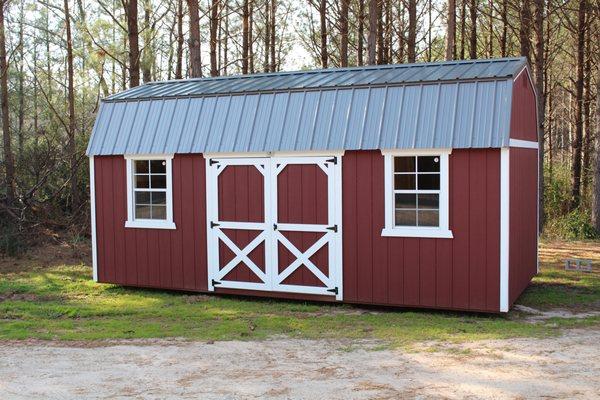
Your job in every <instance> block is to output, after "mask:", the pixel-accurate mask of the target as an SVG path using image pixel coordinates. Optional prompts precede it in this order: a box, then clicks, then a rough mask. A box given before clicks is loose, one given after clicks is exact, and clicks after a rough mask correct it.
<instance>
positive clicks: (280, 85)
mask: <svg viewBox="0 0 600 400" xmlns="http://www.w3.org/2000/svg"><path fill="white" fill-rule="evenodd" d="M499 64H500V67H493V66H494V65H496V66H497V65H499ZM526 65H527V61H526V59H525V58H524V57H504V58H489V59H473V60H452V61H439V62H430V63H427V62H420V63H411V64H385V65H368V66H358V67H346V68H327V69H314V70H306V71H282V72H263V73H258V74H246V75H231V76H220V77H203V78H191V79H176V80H167V81H155V82H148V83H146V84H144V85H141V86H136V87H133V88H130V89H127V90H124V91H122V92H119V93H115V94H112V95H110V96H108V97H106V98H105V99H103V100H106V101H119V100H128V99H129V100H133V99H145V98H155V97H161V98H168V97H177V96H199V95H202V96H208V95H212V94H214V95H219V94H221V95H223V94H232V93H240V92H264V91H289V90H299V89H307V90H308V89H321V90H323V89H325V88H331V87H346V86H349V87H351V86H356V87H357V86H365V85H367V86H376V85H395V84H409V83H415V82H423V83H426V82H442V81H451V82H456V81H460V80H473V79H475V80H477V79H479V80H482V79H506V78H509V77H514V76H515V74H516V73H517V72H519V71H520V70H522V68H523V67H524V66H526ZM407 71H412V73H409V74H408V75H407V74H406V72H407ZM455 71H456V73H455ZM467 71H472V72H467ZM483 71H486V72H485V73H482V72H483ZM365 73H366V74H367V75H372V79H370V80H368V82H367V80H365V79H363V78H360V77H361V76H362V77H364V76H365ZM377 75H379V77H378V76H377ZM382 75H384V76H387V77H388V79H385V80H382V79H381V77H382ZM409 76H410V77H411V79H408V77H409ZM434 76H435V79H434V78H433V77H434ZM413 77H414V78H415V79H412V78H413ZM315 78H316V79H315ZM286 82H287V83H286ZM325 82H327V84H325Z"/></svg>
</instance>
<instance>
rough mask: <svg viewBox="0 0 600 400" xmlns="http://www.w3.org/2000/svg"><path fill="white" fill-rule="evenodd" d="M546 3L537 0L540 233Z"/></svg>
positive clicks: (542, 180) (536, 77) (542, 183)
mask: <svg viewBox="0 0 600 400" xmlns="http://www.w3.org/2000/svg"><path fill="white" fill-rule="evenodd" d="M544 3H545V0H535V35H536V43H535V87H536V92H537V111H538V121H537V122H538V146H539V148H538V149H539V150H538V152H539V156H538V194H539V196H538V202H539V203H538V220H539V227H538V228H539V233H541V232H542V228H543V226H544V221H545V218H544V158H545V154H544V151H545V144H544V141H545V132H544V128H545V123H546V121H545V117H546V112H545V105H546V93H545V87H544V81H545V61H546V60H545V56H546V52H545V49H544Z"/></svg>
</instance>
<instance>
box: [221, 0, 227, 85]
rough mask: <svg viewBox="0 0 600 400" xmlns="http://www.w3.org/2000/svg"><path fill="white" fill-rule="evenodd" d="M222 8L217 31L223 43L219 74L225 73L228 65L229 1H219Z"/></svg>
mask: <svg viewBox="0 0 600 400" xmlns="http://www.w3.org/2000/svg"><path fill="white" fill-rule="evenodd" d="M221 6H222V9H221V15H222V16H223V17H222V21H221V23H220V24H219V28H220V30H219V32H220V33H221V34H220V38H221V42H220V43H222V45H223V63H222V64H221V68H220V70H221V74H222V75H225V76H226V75H227V68H228V66H229V3H227V2H226V1H224V2H223V3H221Z"/></svg>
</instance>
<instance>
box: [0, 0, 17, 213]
mask: <svg viewBox="0 0 600 400" xmlns="http://www.w3.org/2000/svg"><path fill="white" fill-rule="evenodd" d="M7 8H8V4H7V1H6V0H0V112H2V139H3V144H4V172H5V181H4V182H5V185H6V203H7V205H9V206H10V205H12V204H13V203H14V201H15V162H14V158H13V153H12V148H11V137H10V115H9V111H8V63H7V60H6V37H5V36H4V35H5V29H4V13H5V12H6V11H7Z"/></svg>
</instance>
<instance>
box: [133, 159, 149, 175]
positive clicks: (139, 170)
mask: <svg viewBox="0 0 600 400" xmlns="http://www.w3.org/2000/svg"><path fill="white" fill-rule="evenodd" d="M135 173H136V174H147V173H148V160H136V162H135Z"/></svg>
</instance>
